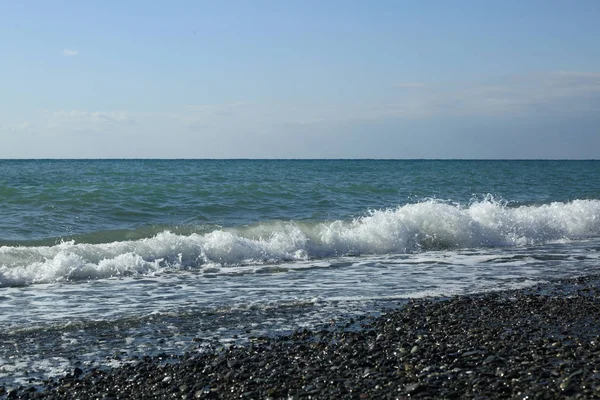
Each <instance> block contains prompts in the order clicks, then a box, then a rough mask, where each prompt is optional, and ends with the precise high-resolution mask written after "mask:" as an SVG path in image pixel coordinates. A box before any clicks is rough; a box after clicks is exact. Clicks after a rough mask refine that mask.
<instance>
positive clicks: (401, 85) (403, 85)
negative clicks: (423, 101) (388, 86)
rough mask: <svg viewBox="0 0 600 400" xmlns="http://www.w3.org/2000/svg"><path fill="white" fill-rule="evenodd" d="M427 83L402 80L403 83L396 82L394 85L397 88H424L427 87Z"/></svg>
mask: <svg viewBox="0 0 600 400" xmlns="http://www.w3.org/2000/svg"><path fill="white" fill-rule="evenodd" d="M425 86H426V85H425V84H424V83H423V82H402V83H396V84H395V85H394V87H397V88H406V89H410V88H422V87H425Z"/></svg>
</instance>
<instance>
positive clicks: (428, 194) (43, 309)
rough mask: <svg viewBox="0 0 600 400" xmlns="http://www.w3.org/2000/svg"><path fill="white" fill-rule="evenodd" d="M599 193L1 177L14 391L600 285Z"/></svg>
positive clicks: (484, 165) (412, 180)
mask: <svg viewBox="0 0 600 400" xmlns="http://www.w3.org/2000/svg"><path fill="white" fill-rule="evenodd" d="M599 177H600V161H446V160H431V161H430V160H3V161H0V384H5V385H9V386H10V385H16V384H20V383H24V382H25V383H26V382H28V381H29V380H33V381H35V380H39V379H43V378H44V377H45V376H49V375H56V374H61V373H62V372H63V371H64V370H65V369H68V368H73V367H75V366H81V367H84V368H85V367H90V366H94V365H100V366H102V365H113V364H115V363H118V362H119V361H118V359H127V358H128V357H135V356H139V355H144V354H157V353H160V352H169V353H180V352H183V351H187V350H189V349H191V348H193V345H194V344H195V343H196V342H193V339H194V338H205V339H207V338H213V339H214V340H218V341H219V343H229V342H231V341H235V340H241V341H243V340H245V338H247V337H249V336H256V335H262V334H267V335H273V334H278V333H283V332H288V331H290V330H292V329H296V328H299V327H312V326H316V325H318V324H322V323H325V322H327V321H330V320H331V319H335V318H338V317H343V316H348V315H360V314H365V313H370V312H373V311H374V310H377V309H380V308H381V307H385V306H386V305H387V304H388V303H390V301H394V302H396V303H397V301H398V300H400V301H401V300H403V299H408V298H411V297H421V296H447V295H451V294H457V293H470V292H481V291H489V290H498V289H503V288H513V287H522V286H527V285H532V284H535V283H536V282H541V281H544V280H547V279H552V278H557V277H569V276H576V275H585V274H592V273H598V272H600V268H599V263H598V261H599V258H600V178H599ZM115 354H116V355H118V357H117V356H115Z"/></svg>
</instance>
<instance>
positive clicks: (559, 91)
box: [374, 71, 600, 117]
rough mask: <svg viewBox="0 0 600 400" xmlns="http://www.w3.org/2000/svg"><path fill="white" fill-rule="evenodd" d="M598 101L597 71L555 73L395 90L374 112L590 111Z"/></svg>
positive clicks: (406, 114)
mask: <svg viewBox="0 0 600 400" xmlns="http://www.w3.org/2000/svg"><path fill="white" fill-rule="evenodd" d="M395 86H396V87H401V88H406V87H417V86H413V85H410V84H400V85H395ZM598 104H600V72H577V71H558V72H546V73H531V74H521V75H518V74H514V75H507V76H503V77H493V78H487V79H484V80H479V81H467V82H454V83H448V84H438V85H427V86H421V89H420V90H419V91H417V92H415V91H408V92H407V91H398V93H397V97H396V100H395V101H393V102H390V103H389V104H386V105H381V106H379V107H378V108H376V109H375V110H374V114H375V115H377V114H379V116H385V115H388V116H397V117H428V116H439V115H459V116H485V115H488V116H489V115H506V116H508V115H517V114H518V115H526V114H540V113H547V114H552V115H554V114H556V113H560V114H563V115H565V114H577V113H589V112H594V108H595V107H597V106H598Z"/></svg>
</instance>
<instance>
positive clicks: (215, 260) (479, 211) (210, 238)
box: [0, 197, 600, 287]
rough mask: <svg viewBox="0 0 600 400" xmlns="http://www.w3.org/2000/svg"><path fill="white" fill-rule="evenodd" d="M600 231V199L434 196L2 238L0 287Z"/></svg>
mask: <svg viewBox="0 0 600 400" xmlns="http://www.w3.org/2000/svg"><path fill="white" fill-rule="evenodd" d="M597 236H600V200H574V201H571V202H568V203H560V202H555V203H550V204H543V205H529V206H519V207H510V206H509V205H507V204H506V203H505V202H501V201H497V200H494V199H493V198H491V197H488V198H485V199H483V200H480V201H474V202H472V203H470V204H469V205H467V206H461V205H460V204H453V203H449V202H444V201H440V200H426V201H422V202H418V203H414V204H407V205H403V206H399V207H397V208H393V209H385V210H372V211H369V212H368V213H367V214H366V215H365V216H362V217H359V218H356V219H353V220H347V221H343V220H336V221H319V222H305V221H266V222H262V223H259V224H256V225H252V226H245V227H236V228H214V229H213V230H212V231H201V232H194V233H189V234H187V233H184V232H182V231H181V230H179V231H178V230H176V229H171V230H164V231H162V232H159V233H157V234H154V235H153V236H151V237H145V238H140V239H135V240H121V241H113V242H110V243H76V242H75V241H74V240H72V241H66V242H63V243H59V244H55V245H37V246H36V245H33V246H2V247H0V287H6V286H20V285H28V284H35V283H49V282H55V281H71V280H73V281H77V280H88V279H98V278H107V277H113V276H131V275H153V274H156V273H159V272H162V271H165V270H167V269H195V270H200V271H201V270H206V269H211V270H214V269H215V268H235V267H239V266H248V265H263V264H277V263H282V262H291V261H306V260H311V259H321V258H330V257H338V256H359V255H368V254H379V255H381V254H401V253H415V252H421V251H430V250H449V249H461V248H481V247H499V246H501V247H506V246H531V245H537V244H543V243H548V242H552V241H561V240H577V239H584V238H590V237H597Z"/></svg>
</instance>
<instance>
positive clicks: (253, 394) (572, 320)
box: [0, 276, 600, 399]
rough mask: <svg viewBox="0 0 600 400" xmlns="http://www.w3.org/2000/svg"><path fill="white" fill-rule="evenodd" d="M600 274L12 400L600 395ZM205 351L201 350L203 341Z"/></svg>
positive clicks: (57, 386)
mask: <svg viewBox="0 0 600 400" xmlns="http://www.w3.org/2000/svg"><path fill="white" fill-rule="evenodd" d="M599 290H600V277H599V276H589V277H582V278H576V279H570V280H562V281H555V282H549V283H545V284H540V285H536V286H534V287H531V288H526V289H520V290H510V291H502V292H492V293H484V294H476V295H465V296H455V297H451V298H446V299H422V300H413V301H410V302H409V303H408V304H405V305H402V306H399V308H398V309H392V308H390V310H384V311H383V313H382V314H381V315H379V316H377V317H364V318H363V319H360V320H355V319H348V320H346V321H336V322H335V323H333V322H332V324H331V325H329V326H325V327H323V329H315V330H312V331H311V330H302V331H297V332H294V333H293V334H291V335H287V336H279V337H269V338H267V337H257V338H252V339H251V340H250V341H249V342H247V343H245V344H241V345H240V344H236V345H229V346H218V345H216V344H215V346H214V347H213V348H212V350H210V351H206V344H204V346H203V349H204V350H203V351H198V352H193V351H192V352H188V353H186V354H184V355H180V356H169V355H168V354H164V355H161V356H158V357H145V358H140V359H135V360H131V362H129V363H127V364H125V365H124V366H122V367H119V368H113V369H105V368H104V369H92V370H90V371H83V370H81V369H79V368H76V369H74V370H71V371H66V372H65V375H64V376H63V377H59V378H54V379H50V380H46V381H45V382H43V384H42V385H37V386H31V387H24V386H21V387H18V388H11V389H7V388H0V394H1V395H2V396H4V397H6V398H9V399H35V398H43V399H65V398H70V399H151V398H153V399H175V398H178V399H196V398H201V399H204V398H209V399H240V398H242V399H408V398H423V399H425V398H431V399H434V398H435V399H439V398H448V399H453V398H456V399H460V398H476V399H495V398H522V399H526V398H527V399H553V398H573V399H579V398H586V399H587V398H596V397H600V301H599V296H598V294H599ZM199 348H200V344H199Z"/></svg>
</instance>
